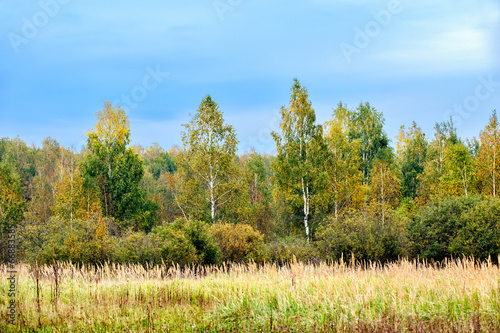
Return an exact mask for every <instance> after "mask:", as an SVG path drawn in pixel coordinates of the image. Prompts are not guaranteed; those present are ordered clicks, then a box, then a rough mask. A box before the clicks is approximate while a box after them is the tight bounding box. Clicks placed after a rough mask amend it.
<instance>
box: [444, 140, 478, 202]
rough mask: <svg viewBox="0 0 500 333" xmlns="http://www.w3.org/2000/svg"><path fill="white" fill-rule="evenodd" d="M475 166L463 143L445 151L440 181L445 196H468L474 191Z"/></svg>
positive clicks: (451, 146)
mask: <svg viewBox="0 0 500 333" xmlns="http://www.w3.org/2000/svg"><path fill="white" fill-rule="evenodd" d="M474 181H475V166H474V160H473V158H472V156H471V154H470V151H469V149H468V148H467V147H466V146H465V145H464V144H463V143H462V142H457V143H455V144H453V145H450V146H449V147H448V148H447V149H446V151H445V158H444V164H443V174H442V176H441V177H440V179H439V182H440V188H441V190H442V194H443V195H444V196H457V197H458V196H468V195H469V194H471V192H473V190H474Z"/></svg>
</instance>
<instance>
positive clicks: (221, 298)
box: [0, 260, 500, 332]
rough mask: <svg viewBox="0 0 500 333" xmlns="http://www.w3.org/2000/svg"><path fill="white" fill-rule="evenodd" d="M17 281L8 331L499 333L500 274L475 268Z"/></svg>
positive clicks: (81, 273) (152, 270) (163, 270)
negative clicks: (12, 321) (14, 316)
mask: <svg viewBox="0 0 500 333" xmlns="http://www.w3.org/2000/svg"><path fill="white" fill-rule="evenodd" d="M37 275H38V277H39V278H38V284H39V289H38V292H39V297H38V299H37V278H36V276H37ZM18 277H19V282H18V293H19V296H18V298H17V301H18V309H17V313H18V318H17V324H16V326H13V325H10V324H7V320H8V319H7V301H8V298H7V270H6V267H5V266H0V279H1V280H0V288H1V289H0V290H1V292H0V297H1V298H0V307H1V308H0V331H2V332H3V331H5V332H18V331H26V332H35V331H36V332H207V331H209V332H266V331H267V332H315V331H317V332H427V331H433V332H500V270H499V268H498V266H495V265H492V264H491V263H481V264H479V263H476V262H474V261H472V260H456V261H453V262H447V263H445V264H443V265H442V266H440V267H437V266H435V265H427V264H421V263H416V262H409V261H401V262H399V263H396V264H391V265H386V266H380V265H377V264H367V265H363V264H356V265H346V264H345V263H343V262H340V263H336V264H319V265H306V264H303V263H297V262H295V263H293V264H291V265H287V266H284V267H278V266H276V265H271V264H267V265H264V266H257V265H254V264H250V265H231V266H227V265H224V266H221V267H208V268H188V269H184V270H183V269H180V268H179V267H171V268H167V267H159V266H156V267H146V268H144V267H142V266H139V265H114V264H105V265H103V266H102V267H99V268H97V269H96V268H94V267H83V268H77V267H75V266H73V265H71V264H60V266H59V267H56V269H54V267H52V266H50V267H40V268H39V270H38V273H37V270H36V268H35V267H31V266H28V265H21V266H20V267H19V274H18ZM56 277H57V278H56Z"/></svg>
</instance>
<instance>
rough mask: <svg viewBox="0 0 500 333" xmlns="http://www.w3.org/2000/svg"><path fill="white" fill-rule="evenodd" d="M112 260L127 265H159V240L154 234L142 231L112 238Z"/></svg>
mask: <svg viewBox="0 0 500 333" xmlns="http://www.w3.org/2000/svg"><path fill="white" fill-rule="evenodd" d="M113 245H114V246H113V249H114V251H113V256H112V260H113V261H114V262H117V263H129V264H145V263H150V264H161V259H162V255H161V251H160V245H161V244H160V240H159V238H158V237H156V235H155V234H145V233H144V232H142V231H138V232H129V233H127V234H125V235H123V237H113Z"/></svg>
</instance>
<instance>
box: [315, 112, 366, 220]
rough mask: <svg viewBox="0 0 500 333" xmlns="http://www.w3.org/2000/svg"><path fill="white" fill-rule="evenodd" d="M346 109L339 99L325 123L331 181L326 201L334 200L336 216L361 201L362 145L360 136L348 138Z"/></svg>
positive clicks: (327, 165)
mask: <svg viewBox="0 0 500 333" xmlns="http://www.w3.org/2000/svg"><path fill="white" fill-rule="evenodd" d="M347 112H348V110H347V109H346V108H345V106H344V105H342V103H339V105H338V107H337V109H335V110H334V112H333V119H332V120H331V121H330V122H328V123H327V124H326V133H325V136H324V140H325V144H326V147H327V153H326V157H325V160H324V163H325V164H324V165H325V168H326V170H325V171H326V172H325V174H326V179H327V183H328V185H327V191H325V194H326V195H327V197H326V198H325V199H324V201H325V202H328V201H332V204H333V212H334V216H335V219H338V217H339V215H340V212H341V211H342V210H343V209H344V208H345V207H347V206H349V205H351V204H353V203H354V204H355V203H356V201H359V200H357V198H358V196H359V194H360V193H361V191H360V185H361V182H362V173H361V171H360V170H359V169H360V158H359V150H360V145H359V140H354V141H349V140H348V123H347V121H346V120H347V119H346V117H345V115H346V114H347Z"/></svg>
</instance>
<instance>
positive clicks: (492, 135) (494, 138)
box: [476, 110, 500, 197]
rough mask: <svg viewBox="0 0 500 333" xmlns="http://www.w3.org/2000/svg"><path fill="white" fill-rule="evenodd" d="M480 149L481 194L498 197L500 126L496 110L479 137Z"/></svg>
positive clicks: (478, 166)
mask: <svg viewBox="0 0 500 333" xmlns="http://www.w3.org/2000/svg"><path fill="white" fill-rule="evenodd" d="M479 138H480V139H479V140H480V147H479V152H478V154H477V160H476V166H477V180H478V187H479V190H480V191H481V193H483V194H487V195H492V196H494V197H496V195H497V193H498V183H499V179H498V178H499V175H500V126H499V125H498V118H497V112H496V110H494V111H493V113H492V114H491V116H490V122H489V124H488V125H487V126H486V127H485V128H484V130H482V131H481V134H480V135H479Z"/></svg>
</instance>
